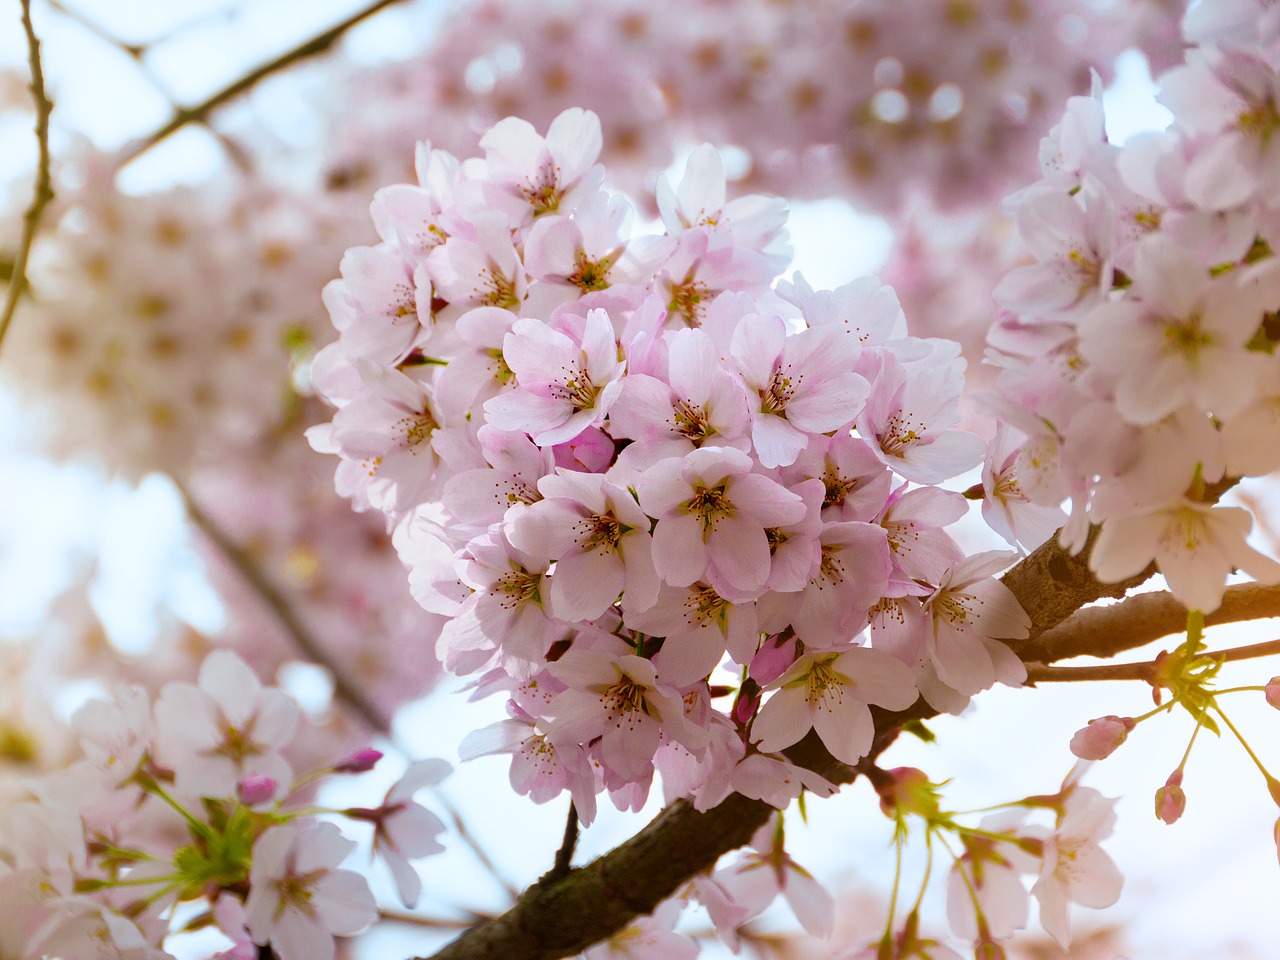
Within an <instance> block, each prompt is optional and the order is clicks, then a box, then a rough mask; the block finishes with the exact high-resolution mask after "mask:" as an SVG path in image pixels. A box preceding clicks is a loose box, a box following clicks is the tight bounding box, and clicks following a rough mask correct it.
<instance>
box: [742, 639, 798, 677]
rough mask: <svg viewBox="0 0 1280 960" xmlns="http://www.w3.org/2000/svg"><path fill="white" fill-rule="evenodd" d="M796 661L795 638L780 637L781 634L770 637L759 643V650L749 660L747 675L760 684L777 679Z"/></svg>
mask: <svg viewBox="0 0 1280 960" xmlns="http://www.w3.org/2000/svg"><path fill="white" fill-rule="evenodd" d="M795 661H796V638H795V637H794V636H791V637H788V638H787V639H785V640H784V639H782V635H781V634H779V635H778V636H774V637H770V638H769V639H768V640H766V641H765V642H764V643H762V644H761V645H760V652H759V653H757V654H756V655H755V656H754V657H753V658H752V660H751V666H750V667H749V668H748V669H747V676H749V677H750V678H751V679H752V680H754V681H755V682H756V683H758V684H760V686H762V687H763V686H764V685H765V684H767V683H771V682H773V681H774V680H777V679H778V677H780V676H782V675H783V674H784V673H786V672H787V667H789V666H791V664H793V663H795Z"/></svg>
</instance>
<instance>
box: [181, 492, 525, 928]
mask: <svg viewBox="0 0 1280 960" xmlns="http://www.w3.org/2000/svg"><path fill="white" fill-rule="evenodd" d="M173 484H174V486H176V487H177V488H178V492H179V493H180V494H181V495H182V500H183V503H185V504H186V507H187V513H188V514H189V515H190V517H191V520H192V522H193V523H195V525H196V526H197V527H199V528H200V530H201V532H202V533H204V535H205V536H206V537H208V538H209V540H210V541H212V542H213V545H214V546H215V547H217V548H218V550H219V551H220V552H221V553H222V555H223V556H225V557H226V558H227V560H228V561H229V562H230V563H231V565H232V566H233V567H235V569H236V571H237V572H238V573H239V574H240V576H241V577H242V578H243V579H244V581H245V582H246V583H248V585H249V586H250V587H252V588H253V590H255V591H256V592H257V594H258V596H259V597H261V598H262V600H263V602H264V603H265V604H266V605H267V606H268V607H269V608H270V610H271V612H272V613H273V614H274V615H275V617H276V620H277V621H278V622H279V623H280V625H281V627H283V628H284V630H285V632H286V633H287V634H288V635H289V637H290V639H292V640H293V642H294V645H295V646H296V647H297V648H298V650H299V651H301V653H302V654H303V656H305V657H306V658H307V659H308V660H310V661H311V662H312V663H315V664H318V665H320V666H322V667H325V668H326V669H327V670H328V671H329V673H331V674H332V675H333V689H334V694H335V696H337V698H338V699H340V700H342V701H344V702H345V703H346V704H348V705H349V706H350V707H351V708H352V709H354V710H355V711H356V712H357V713H359V714H360V716H361V717H362V718H363V719H364V721H365V723H367V724H368V725H369V726H370V727H372V728H373V729H374V730H377V731H378V732H379V733H381V734H383V735H384V736H386V737H388V738H389V739H390V740H391V741H392V742H393V743H394V742H395V736H394V735H393V733H392V730H391V722H390V720H389V718H387V717H386V716H384V715H383V713H382V712H381V711H380V710H379V709H378V708H377V707H376V706H375V705H374V704H373V702H372V701H371V700H370V699H369V698H368V697H367V696H365V694H364V692H363V691H362V690H360V689H359V688H358V687H356V686H355V685H354V684H352V683H351V681H350V680H348V679H347V678H346V675H345V673H344V672H343V671H342V669H341V668H339V666H338V665H337V664H336V663H334V661H333V658H332V657H330V656H329V655H328V654H327V653H326V652H325V650H324V647H323V646H321V645H320V643H319V642H318V641H317V639H316V638H315V636H314V635H313V634H312V633H311V631H310V630H308V629H307V626H306V624H304V623H303V622H302V620H301V618H300V617H299V616H298V614H297V613H296V612H295V611H294V609H293V606H292V605H291V604H290V603H289V600H288V598H287V597H286V596H285V595H284V593H283V592H282V591H281V590H280V588H279V587H277V586H276V585H275V584H274V583H272V582H271V578H270V577H268V576H267V575H266V573H265V572H263V570H262V569H261V568H260V567H259V566H258V564H257V563H256V562H255V561H254V559H253V557H251V556H250V555H249V554H248V552H247V551H245V550H244V548H243V547H241V546H240V545H239V544H237V543H236V542H235V541H234V540H232V539H231V537H230V536H228V535H227V533H226V531H225V530H223V529H222V528H221V527H219V526H218V525H217V524H216V523H215V522H214V521H213V519H212V518H211V517H210V516H209V515H208V514H207V513H205V511H204V509H203V508H202V507H201V506H200V505H199V504H198V503H197V502H196V500H195V498H194V497H192V495H191V493H190V492H189V491H188V490H187V488H186V487H185V486H184V485H183V484H182V483H180V482H179V481H178V480H177V479H174V480H173ZM400 749H401V752H407V751H405V750H404V749H403V748H400ZM435 796H436V799H437V800H438V801H439V802H440V805H441V807H442V808H443V809H444V811H445V813H446V814H448V816H449V818H450V819H451V820H452V821H453V829H454V832H455V833H457V835H458V837H459V839H461V840H462V842H463V843H464V844H466V846H467V848H468V849H470V850H471V852H472V854H473V855H474V856H475V858H476V860H477V861H479V863H480V865H481V866H482V867H484V868H485V869H486V870H487V871H488V872H489V875H490V876H492V877H493V879H494V881H495V882H496V883H497V884H499V885H500V886H501V887H502V888H503V889H504V890H505V891H506V893H507V896H508V897H509V898H510V900H511V901H512V902H514V901H515V900H516V898H517V897H518V896H519V893H520V891H519V889H518V888H517V887H516V886H515V885H514V884H513V883H512V882H511V881H510V880H508V879H507V878H506V877H505V876H504V875H503V874H502V872H501V871H500V870H499V869H498V867H497V865H496V864H495V863H494V861H493V858H492V857H490V856H489V854H488V853H487V852H486V851H485V849H484V847H482V846H481V845H480V843H479V841H477V840H476V838H475V836H474V835H473V834H472V833H471V830H470V829H469V828H468V827H467V825H466V823H465V822H464V821H463V819H462V816H461V815H460V814H459V813H458V811H457V809H456V808H455V807H454V805H453V803H452V801H450V800H449V798H448V797H446V796H445V795H444V793H443V792H441V791H440V790H438V789H437V790H436V791H435ZM481 919H484V918H481Z"/></svg>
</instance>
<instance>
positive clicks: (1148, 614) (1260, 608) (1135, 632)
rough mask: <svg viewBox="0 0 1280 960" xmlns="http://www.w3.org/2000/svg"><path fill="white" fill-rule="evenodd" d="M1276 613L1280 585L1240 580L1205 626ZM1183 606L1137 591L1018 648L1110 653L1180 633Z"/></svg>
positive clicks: (1047, 653) (1038, 654) (1054, 655)
mask: <svg viewBox="0 0 1280 960" xmlns="http://www.w3.org/2000/svg"><path fill="white" fill-rule="evenodd" d="M1268 617H1280V587H1268V586H1263V585H1262V584H1259V583H1241V584H1235V585H1233V586H1230V587H1227V589H1226V592H1225V593H1224V594H1223V596H1222V606H1220V607H1219V608H1218V609H1217V610H1215V611H1214V612H1213V613H1211V614H1208V615H1207V616H1206V617H1205V618H1204V622H1205V626H1207V627H1211V626H1216V625H1218V624H1223V623H1238V622H1239V621H1242V620H1263V619H1266V618H1268ZM1186 625H1187V610H1186V607H1184V606H1183V605H1182V604H1181V603H1179V602H1178V601H1177V600H1175V599H1174V597H1173V595H1172V594H1169V593H1140V594H1138V595H1137V596H1133V597H1129V598H1128V599H1126V600H1124V601H1123V602H1121V603H1116V604H1112V605H1111V606H1107V607H1090V608H1089V609H1086V610H1078V611H1076V613H1075V614H1073V615H1072V616H1071V617H1070V618H1069V619H1067V620H1065V621H1064V622H1063V623H1061V624H1060V625H1058V626H1056V627H1054V628H1053V629H1051V630H1047V631H1045V632H1044V633H1043V634H1041V635H1040V636H1039V637H1037V638H1036V639H1034V640H1033V641H1031V642H1029V643H1024V644H1023V645H1022V646H1020V647H1019V649H1018V654H1019V655H1020V656H1021V657H1022V659H1023V660H1025V661H1027V662H1028V663H1050V662H1052V661H1054V660H1064V659H1066V658H1068V657H1085V656H1087V657H1113V656H1115V655H1116V654H1117V653H1121V652H1123V651H1125V650H1132V649H1134V648H1136V647H1142V646H1145V645H1146V644H1148V643H1151V642H1153V641H1155V640H1159V639H1161V638H1162V637H1167V636H1171V635H1172V634H1175V633H1181V632H1182V631H1183V630H1184V629H1185V628H1186Z"/></svg>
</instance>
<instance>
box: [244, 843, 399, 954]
mask: <svg viewBox="0 0 1280 960" xmlns="http://www.w3.org/2000/svg"><path fill="white" fill-rule="evenodd" d="M354 849H355V843H354V842H353V841H351V840H347V839H346V838H344V837H343V836H342V834H341V832H340V831H339V830H338V828H337V827H336V826H334V825H333V824H331V823H316V824H312V825H311V826H309V827H299V826H297V825H295V824H292V823H290V824H284V825H282V826H278V827H271V828H270V829H268V830H267V831H265V832H264V833H263V834H262V835H261V836H260V837H259V838H258V840H257V842H256V843H255V844H254V846H253V867H252V869H251V871H250V873H249V897H248V899H247V900H246V901H245V913H246V917H247V920H248V927H249V933H250V935H251V936H252V937H253V942H254V943H257V944H259V945H262V946H265V945H267V944H270V945H271V948H272V950H274V951H275V954H276V956H278V957H280V960H333V956H334V953H335V949H334V944H333V937H334V935H335V934H336V935H338V936H350V935H352V934H356V933H359V932H360V931H361V930H363V929H364V928H365V927H366V926H368V925H369V924H370V923H372V922H373V920H374V918H375V917H376V916H377V912H378V911H377V906H376V904H375V903H374V900H373V894H371V893H370V892H369V887H368V885H367V884H366V883H365V881H364V878H363V877H361V876H360V875H359V874H357V873H352V872H351V871H350V870H338V869H336V868H337V866H338V864H339V863H341V862H342V860H343V859H344V858H345V857H346V856H347V854H348V853H350V852H351V851H352V850H354Z"/></svg>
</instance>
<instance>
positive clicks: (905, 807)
mask: <svg viewBox="0 0 1280 960" xmlns="http://www.w3.org/2000/svg"><path fill="white" fill-rule="evenodd" d="M887 773H888V777H887V778H885V779H884V780H883V781H881V782H878V783H877V784H876V792H877V793H878V794H880V809H881V810H883V811H884V814H885V816H887V817H892V816H894V815H895V813H896V814H900V815H902V816H907V815H909V814H915V815H917V816H920V817H925V818H926V819H927V818H929V817H932V816H933V815H934V814H936V813H937V812H938V791H937V790H936V789H935V788H934V785H933V784H932V783H930V782H929V777H928V775H927V774H926V773H925V772H924V771H923V770H919V769H917V768H915V767H894V768H893V769H892V770H889V771H887Z"/></svg>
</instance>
